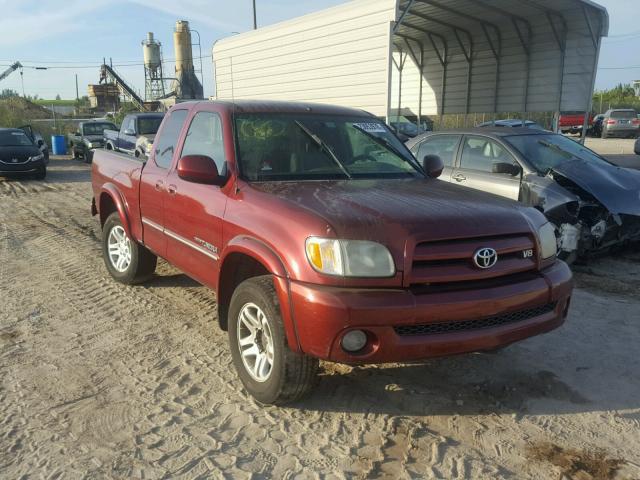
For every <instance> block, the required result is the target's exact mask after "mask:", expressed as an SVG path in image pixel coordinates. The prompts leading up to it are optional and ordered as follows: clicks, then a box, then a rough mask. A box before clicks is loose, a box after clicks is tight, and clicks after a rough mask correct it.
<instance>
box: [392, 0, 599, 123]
mask: <svg viewBox="0 0 640 480" xmlns="http://www.w3.org/2000/svg"><path fill="white" fill-rule="evenodd" d="M607 31H608V15H607V12H606V10H605V9H604V8H602V7H600V6H599V5H597V4H595V3H593V2H591V1H588V0H518V1H517V2H516V1H513V0H448V1H447V0H402V1H401V2H400V4H399V6H398V20H397V22H396V23H395V25H394V28H393V45H394V55H393V68H392V69H391V74H392V78H393V81H392V85H393V88H392V91H390V95H392V98H390V100H389V103H390V105H391V107H390V109H391V110H395V111H396V112H397V111H398V110H400V112H403V113H408V111H410V112H412V113H413V114H415V115H416V116H417V117H418V118H419V117H421V115H422V114H423V113H424V114H429V115H433V114H440V115H443V114H448V113H463V114H465V113H474V112H482V113H489V112H523V113H524V112H545V111H587V110H589V109H590V105H591V96H592V92H593V87H594V82H595V73H596V70H597V64H598V56H599V50H600V42H601V38H602V37H603V36H605V35H606V34H607ZM396 95H397V96H396Z"/></svg>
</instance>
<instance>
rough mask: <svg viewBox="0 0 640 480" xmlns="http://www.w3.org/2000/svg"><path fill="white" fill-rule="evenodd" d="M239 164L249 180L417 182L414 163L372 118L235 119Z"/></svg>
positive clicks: (281, 116) (300, 116)
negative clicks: (410, 178)
mask: <svg viewBox="0 0 640 480" xmlns="http://www.w3.org/2000/svg"><path fill="white" fill-rule="evenodd" d="M235 123H236V137H237V142H238V161H239V164H240V169H241V172H242V175H243V177H244V178H246V179H247V180H249V181H278V180H280V181H287V180H328V179H351V178H353V179H356V178H405V177H422V176H423V174H422V173H421V170H420V167H419V166H418V165H417V164H416V162H415V159H414V158H413V157H412V155H411V154H410V152H409V151H408V150H407V149H406V148H405V146H404V145H403V144H402V143H401V142H400V141H399V140H398V139H397V137H396V136H395V135H394V134H393V133H392V132H391V131H390V130H389V129H388V127H386V126H385V125H384V124H383V123H382V122H380V121H379V120H377V119H374V118H361V117H343V116H329V115H312V114H295V115H293V114H292V115H288V114H246V115H238V116H236V120H235Z"/></svg>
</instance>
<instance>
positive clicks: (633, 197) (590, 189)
mask: <svg viewBox="0 0 640 480" xmlns="http://www.w3.org/2000/svg"><path fill="white" fill-rule="evenodd" d="M552 172H554V173H556V174H560V175H562V176H563V177H565V178H567V179H568V180H571V181H572V182H573V183H575V184H576V185H577V186H579V187H580V188H582V189H583V190H584V191H586V192H587V193H590V194H591V195H593V196H594V197H595V198H596V199H597V200H598V201H599V202H600V203H602V205H604V206H605V207H606V208H607V209H608V210H609V211H610V212H611V213H613V214H623V215H640V171H638V170H632V169H629V168H622V167H616V166H615V165H598V164H595V163H591V162H585V161H583V160H577V159H576V160H571V161H568V162H565V163H563V164H562V165H559V166H557V167H555V168H554V169H553V171H552Z"/></svg>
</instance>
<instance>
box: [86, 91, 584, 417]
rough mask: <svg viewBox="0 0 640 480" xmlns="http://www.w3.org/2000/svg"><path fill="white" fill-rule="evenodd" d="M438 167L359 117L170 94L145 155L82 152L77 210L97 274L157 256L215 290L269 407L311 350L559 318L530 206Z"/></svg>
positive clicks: (288, 389) (308, 382) (443, 343)
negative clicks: (82, 191)
mask: <svg viewBox="0 0 640 480" xmlns="http://www.w3.org/2000/svg"><path fill="white" fill-rule="evenodd" d="M442 168H443V165H442V161H441V160H440V159H438V158H436V157H427V158H425V159H424V162H423V163H422V166H421V165H419V164H418V162H417V161H416V160H415V159H414V158H413V156H412V155H411V153H410V152H409V150H407V149H406V147H405V146H404V145H403V144H402V143H401V142H400V141H399V140H398V139H397V138H396V137H395V135H394V133H393V132H392V130H391V129H390V128H389V127H387V126H386V125H385V124H384V123H382V121H380V120H378V119H377V118H376V117H373V116H371V115H369V114H367V113H365V112H363V111H361V110H355V109H348V108H342V107H332V106H323V105H317V104H312V103H310V104H297V103H286V102H259V101H254V102H249V101H244V102H242V101H237V102H234V103H231V102H188V103H180V104H177V105H175V106H174V107H172V108H171V110H170V111H169V113H168V114H167V116H166V117H165V119H164V121H163V123H162V126H161V127H160V130H159V133H158V136H157V138H156V141H155V143H154V147H153V150H152V152H151V155H150V157H149V159H148V160H147V161H146V162H145V163H143V162H140V161H139V160H137V159H134V158H131V157H129V156H126V155H122V154H118V153H114V152H108V151H105V150H101V151H100V150H97V151H96V152H95V156H94V162H93V169H92V184H93V196H94V198H93V205H92V212H93V214H95V215H99V218H100V223H101V225H102V229H103V240H102V241H103V247H102V249H103V256H104V260H105V264H106V268H107V270H108V271H109V273H110V274H111V276H112V277H113V278H114V279H115V280H117V281H120V282H122V283H125V284H133V283H140V282H144V281H145V280H147V279H149V278H150V276H151V275H152V274H153V272H154V270H155V267H156V259H157V257H158V256H159V257H162V258H165V259H166V260H167V261H168V262H170V263H172V264H174V265H175V266H176V267H178V268H179V269H181V270H182V271H184V272H185V273H186V274H187V275H189V276H190V277H192V278H194V279H195V280H197V281H199V282H201V283H203V284H204V285H207V286H209V287H211V288H213V289H215V290H216V292H217V304H218V310H217V317H218V322H219V325H220V327H221V328H222V329H223V330H228V332H229V342H230V347H231V355H232V359H233V363H234V365H235V367H236V369H237V372H238V375H239V377H240V379H241V381H242V383H243V385H244V387H245V388H246V390H247V391H248V392H249V393H250V394H251V395H253V396H254V397H255V398H256V399H257V400H258V401H259V402H261V403H266V404H270V403H273V404H281V403H285V402H287V401H292V400H295V399H297V398H300V397H301V396H302V395H304V394H305V393H307V392H309V391H310V390H311V389H312V387H313V385H314V377H315V374H316V371H317V368H318V359H324V360H329V361H335V362H342V363H352V364H353V363H356V364H357V363H383V362H399V361H402V362H404V361H412V360H420V359H424V358H427V357H434V356H444V355H453V354H460V353H464V352H472V351H483V350H493V349H497V348H500V347H502V346H505V345H507V344H510V343H512V342H515V341H518V340H522V339H524V338H527V337H530V336H532V335H536V334H539V333H543V332H546V331H549V330H552V329H554V328H556V327H558V326H559V325H560V324H562V323H563V321H564V319H565V317H566V315H567V309H568V306H569V299H570V296H571V289H572V283H571V282H572V281H571V272H570V270H569V268H568V267H567V265H566V264H565V263H564V262H562V261H559V260H556V238H555V235H554V228H553V227H552V226H551V224H549V223H548V221H547V220H546V219H545V218H544V215H542V214H541V213H540V212H539V211H537V210H536V209H533V208H527V207H524V206H522V205H519V204H518V203H516V202H513V201H510V200H507V199H502V198H499V197H496V196H494V195H489V194H486V193H483V192H478V191H474V190H471V189H465V188H460V187H458V186H456V185H450V184H447V183H445V182H437V181H435V180H434V178H435V177H437V176H438V175H439V173H440V172H441V171H442Z"/></svg>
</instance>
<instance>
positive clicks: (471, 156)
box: [451, 135, 522, 200]
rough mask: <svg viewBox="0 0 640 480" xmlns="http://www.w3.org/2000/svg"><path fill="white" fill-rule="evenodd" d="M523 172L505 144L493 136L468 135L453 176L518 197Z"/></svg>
mask: <svg viewBox="0 0 640 480" xmlns="http://www.w3.org/2000/svg"><path fill="white" fill-rule="evenodd" d="M509 167H511V168H512V169H513V171H512V172H509V171H508V170H509ZM521 173H522V169H521V168H520V165H519V164H518V162H517V161H516V160H515V159H514V158H513V155H511V153H509V152H508V151H507V149H506V148H505V147H504V146H503V145H501V144H500V143H498V142H497V141H495V140H493V139H491V138H489V137H484V136H480V135H478V136H476V135H466V136H465V137H464V140H463V142H462V152H461V153H460V163H459V166H458V168H456V169H455V170H454V171H453V174H452V175H451V179H452V181H453V183H457V184H460V185H464V186H465V187H470V188H475V189H476V190H482V191H484V192H488V193H493V194H495V195H500V196H502V197H507V198H511V199H512V200H518V198H519V196H520V180H521Z"/></svg>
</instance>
